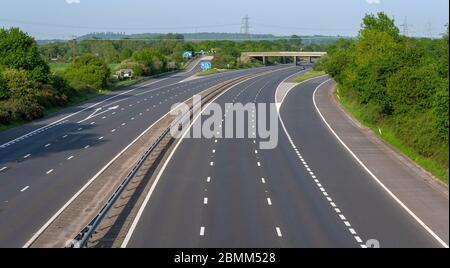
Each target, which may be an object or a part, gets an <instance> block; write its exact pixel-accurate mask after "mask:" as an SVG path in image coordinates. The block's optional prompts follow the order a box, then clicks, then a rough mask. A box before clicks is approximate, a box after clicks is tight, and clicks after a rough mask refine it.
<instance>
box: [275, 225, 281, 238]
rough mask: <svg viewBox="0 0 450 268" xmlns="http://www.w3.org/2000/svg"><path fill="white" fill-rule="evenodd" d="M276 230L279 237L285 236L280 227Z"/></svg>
mask: <svg viewBox="0 0 450 268" xmlns="http://www.w3.org/2000/svg"><path fill="white" fill-rule="evenodd" d="M275 230H276V231H277V235H278V236H279V237H282V236H283V235H282V234H281V229H280V227H276V228H275Z"/></svg>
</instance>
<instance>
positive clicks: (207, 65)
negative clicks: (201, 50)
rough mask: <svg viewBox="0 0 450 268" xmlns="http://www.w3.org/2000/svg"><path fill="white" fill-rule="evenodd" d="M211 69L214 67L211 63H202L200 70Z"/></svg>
mask: <svg viewBox="0 0 450 268" xmlns="http://www.w3.org/2000/svg"><path fill="white" fill-rule="evenodd" d="M211 67H212V64H211V62H210V61H202V62H201V63H200V68H202V70H209V69H211Z"/></svg>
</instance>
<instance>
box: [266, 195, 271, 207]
mask: <svg viewBox="0 0 450 268" xmlns="http://www.w3.org/2000/svg"><path fill="white" fill-rule="evenodd" d="M267 204H269V206H271V205H272V200H270V198H269V197H268V198H267Z"/></svg>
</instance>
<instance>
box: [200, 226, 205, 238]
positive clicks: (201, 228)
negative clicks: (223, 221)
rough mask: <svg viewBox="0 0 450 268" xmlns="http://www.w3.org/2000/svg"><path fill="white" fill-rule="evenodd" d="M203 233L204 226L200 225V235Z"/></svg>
mask: <svg viewBox="0 0 450 268" xmlns="http://www.w3.org/2000/svg"><path fill="white" fill-rule="evenodd" d="M204 235H205V227H204V226H202V227H200V236H204Z"/></svg>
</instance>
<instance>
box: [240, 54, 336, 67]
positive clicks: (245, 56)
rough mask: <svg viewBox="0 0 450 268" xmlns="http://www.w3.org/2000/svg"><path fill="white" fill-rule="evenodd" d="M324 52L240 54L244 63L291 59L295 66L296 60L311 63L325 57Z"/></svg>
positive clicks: (264, 62)
mask: <svg viewBox="0 0 450 268" xmlns="http://www.w3.org/2000/svg"><path fill="white" fill-rule="evenodd" d="M326 54H327V53H326V52H314V51H311V52H308V51H270V52H242V53H241V60H242V61H244V62H246V61H249V60H250V59H251V58H255V59H260V60H261V61H262V62H263V64H264V65H265V64H266V63H267V57H293V58H294V63H295V64H296V65H297V62H298V59H300V58H307V59H308V61H309V62H312V59H314V58H320V57H322V56H324V55H326Z"/></svg>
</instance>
